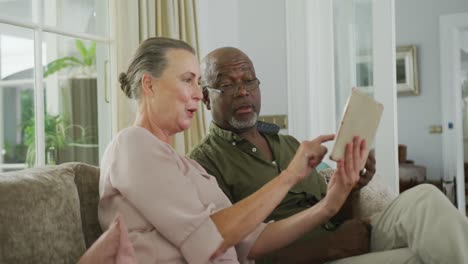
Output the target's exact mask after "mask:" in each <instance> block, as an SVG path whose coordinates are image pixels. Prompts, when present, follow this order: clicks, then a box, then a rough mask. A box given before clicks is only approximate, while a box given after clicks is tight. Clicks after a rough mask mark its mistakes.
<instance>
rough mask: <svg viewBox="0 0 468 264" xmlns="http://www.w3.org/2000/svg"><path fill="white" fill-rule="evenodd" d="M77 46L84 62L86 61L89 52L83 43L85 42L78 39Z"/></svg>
mask: <svg viewBox="0 0 468 264" xmlns="http://www.w3.org/2000/svg"><path fill="white" fill-rule="evenodd" d="M75 46H76V49H77V50H78V52H79V53H80V55H81V58H82V59H83V61H85V60H86V57H87V55H86V54H87V53H88V51H87V50H86V46H85V44H84V43H83V41H81V40H79V39H77V40H75Z"/></svg>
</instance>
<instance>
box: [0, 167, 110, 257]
mask: <svg viewBox="0 0 468 264" xmlns="http://www.w3.org/2000/svg"><path fill="white" fill-rule="evenodd" d="M98 186H99V169H98V168H96V167H93V166H89V165H86V164H82V163H67V164H63V165H59V166H48V167H43V168H33V169H26V170H21V171H15V172H8V173H0V240H1V242H0V263H76V261H77V260H78V258H79V257H80V256H81V255H82V254H83V253H84V251H85V250H86V248H87V247H89V245H91V244H92V243H93V242H94V241H95V240H96V238H97V237H98V236H99V235H100V234H101V229H100V227H99V223H98V221H97V204H98V199H99V195H98Z"/></svg>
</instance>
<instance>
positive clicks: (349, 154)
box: [324, 137, 366, 215]
mask: <svg viewBox="0 0 468 264" xmlns="http://www.w3.org/2000/svg"><path fill="white" fill-rule="evenodd" d="M365 154H366V142H365V140H361V139H360V138H359V137H354V138H353V141H352V142H351V143H348V144H346V153H345V157H344V160H339V161H338V166H337V169H336V171H335V173H334V174H333V176H332V178H331V181H330V183H329V184H328V191H327V195H326V196H325V198H324V200H325V204H326V205H325V206H326V208H327V209H328V210H330V212H331V213H332V214H333V215H334V214H336V213H337V212H338V211H339V209H340V208H341V206H342V205H343V203H344V202H345V201H346V199H347V198H348V195H349V193H350V192H351V190H352V189H353V188H354V186H355V185H356V184H357V183H358V182H359V179H360V177H359V171H360V170H361V169H362V168H363V167H364V165H365V163H366V158H365Z"/></svg>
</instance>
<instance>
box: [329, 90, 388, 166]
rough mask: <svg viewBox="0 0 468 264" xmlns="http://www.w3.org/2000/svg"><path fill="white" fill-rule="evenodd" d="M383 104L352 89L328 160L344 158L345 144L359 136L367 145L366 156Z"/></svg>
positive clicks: (372, 140)
mask: <svg viewBox="0 0 468 264" xmlns="http://www.w3.org/2000/svg"><path fill="white" fill-rule="evenodd" d="M382 112H383V104H381V103H379V102H377V101H375V100H374V98H372V97H370V96H369V95H367V94H365V93H363V92H361V91H359V90H358V89H356V88H353V90H352V92H351V96H350V97H349V98H348V101H347V102H346V106H345V110H344V112H343V116H342V117H341V122H340V127H339V128H338V132H337V133H336V137H335V144H334V145H333V148H332V151H331V154H330V159H331V160H334V161H338V160H340V159H343V158H344V153H345V148H346V144H347V143H349V142H351V141H352V140H353V137H355V136H359V137H360V138H361V139H365V140H366V143H367V152H366V158H367V155H369V150H370V147H371V146H372V144H373V142H374V137H375V134H376V132H377V127H378V126H379V123H380V118H381V117H382Z"/></svg>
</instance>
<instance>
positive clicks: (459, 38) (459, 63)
mask: <svg viewBox="0 0 468 264" xmlns="http://www.w3.org/2000/svg"><path fill="white" fill-rule="evenodd" d="M467 38H468V13H463V14H453V15H445V16H441V17H440V60H441V87H442V88H443V89H444V90H443V92H442V93H441V98H442V115H443V117H442V119H443V127H444V130H445V131H444V133H443V163H444V182H446V183H451V182H454V183H455V186H456V205H457V207H458V209H459V210H460V212H462V213H463V214H466V206H467V204H466V186H465V169H464V168H465V162H467V161H468V155H467V154H468V150H466V151H465V149H466V148H467V147H468V122H467V121H468V112H467V106H468V88H466V87H467V79H468V66H467V61H468V59H467V54H468V53H467V51H468V40H467ZM465 102H466V103H465ZM465 128H466V129H465ZM465 152H466V154H465ZM465 157H466V158H465Z"/></svg>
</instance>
